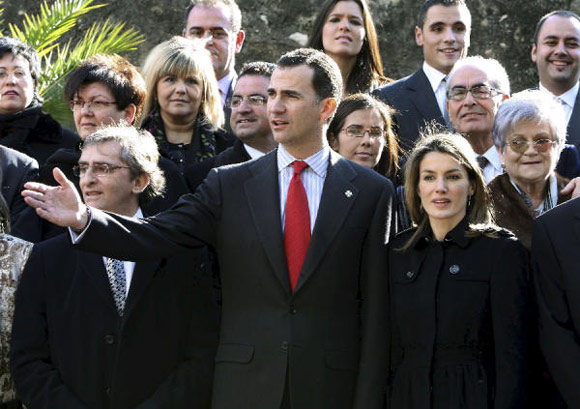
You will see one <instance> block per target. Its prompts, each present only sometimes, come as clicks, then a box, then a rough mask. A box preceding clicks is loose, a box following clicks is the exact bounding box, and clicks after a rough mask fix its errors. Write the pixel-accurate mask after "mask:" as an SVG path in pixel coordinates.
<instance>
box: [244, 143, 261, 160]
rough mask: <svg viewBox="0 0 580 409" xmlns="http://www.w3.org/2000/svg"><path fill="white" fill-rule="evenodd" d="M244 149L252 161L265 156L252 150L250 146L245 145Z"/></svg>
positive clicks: (254, 149)
mask: <svg viewBox="0 0 580 409" xmlns="http://www.w3.org/2000/svg"><path fill="white" fill-rule="evenodd" d="M244 149H245V150H246V152H248V155H250V158H252V159H258V158H261V157H262V156H264V155H265V153H264V152H262V151H259V150H257V149H256V148H252V147H251V146H250V145H246V144H245V143H244Z"/></svg>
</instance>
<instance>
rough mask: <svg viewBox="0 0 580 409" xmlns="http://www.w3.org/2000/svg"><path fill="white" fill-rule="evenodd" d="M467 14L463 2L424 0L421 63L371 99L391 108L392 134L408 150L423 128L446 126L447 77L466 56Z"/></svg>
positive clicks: (419, 39) (419, 34)
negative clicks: (395, 113) (394, 114)
mask: <svg viewBox="0 0 580 409" xmlns="http://www.w3.org/2000/svg"><path fill="white" fill-rule="evenodd" d="M470 34H471V14H470V13H469V9H468V8H467V6H466V5H465V2H464V1H463V0H451V1H450V0H427V1H425V2H424V3H423V5H422V6H421V10H420V11H419V16H418V19H417V26H416V27H415V41H416V43H417V45H418V46H420V47H422V48H423V57H424V58H425V61H424V62H423V66H422V67H421V68H420V69H419V70H417V71H416V72H415V73H414V74H412V75H410V76H408V77H405V78H403V79H400V80H399V81H396V82H394V83H391V84H388V85H385V86H384V87H382V88H379V89H377V90H375V91H374V95H375V96H376V97H378V98H379V99H381V100H383V101H384V102H385V103H386V104H388V105H390V106H391V107H393V108H395V109H396V111H397V115H396V116H395V118H394V122H395V124H396V129H395V132H396V133H397V135H398V137H399V144H400V146H401V147H402V148H403V149H405V150H410V149H411V148H412V147H413V144H414V143H415V141H416V140H417V139H418V138H419V132H420V130H421V129H422V128H423V127H425V125H427V124H429V123H432V122H435V123H439V124H441V125H445V124H446V120H445V117H446V114H445V89H446V84H445V82H446V79H447V74H449V72H450V71H451V69H452V68H453V65H454V64H455V62H457V60H459V59H460V58H463V57H465V56H466V55H467V49H468V48H469V38H470Z"/></svg>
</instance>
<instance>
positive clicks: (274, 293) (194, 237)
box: [77, 151, 393, 409]
mask: <svg viewBox="0 0 580 409" xmlns="http://www.w3.org/2000/svg"><path fill="white" fill-rule="evenodd" d="M392 197H393V187H392V184H391V183H390V182H389V181H388V180H386V179H385V178H383V177H382V176H380V175H379V174H377V173H376V172H374V171H371V170H369V169H366V168H363V167H361V166H358V165H356V164H353V163H351V162H350V161H348V160H346V159H343V158H342V157H340V156H339V155H338V154H336V153H334V152H331V160H330V164H329V168H328V173H327V176H326V181H325V184H324V190H323V193H322V197H321V202H320V208H319V211H318V215H317V219H316V224H315V226H314V231H313V234H312V241H311V243H310V247H309V250H308V254H307V255H306V259H305V261H304V265H303V268H302V271H301V274H300V278H299V280H298V283H297V286H296V289H295V291H294V292H291V289H290V283H289V278H288V268H287V265H286V258H285V254H284V244H283V235H282V226H281V217H280V195H279V188H278V169H277V156H276V151H273V152H271V153H269V154H267V155H266V156H264V157H262V158H260V159H257V160H255V161H250V162H246V163H243V164H240V165H232V166H226V167H221V168H217V169H214V170H212V171H211V172H210V174H209V176H208V178H207V179H206V181H205V182H204V183H203V184H202V185H201V186H200V187H199V188H198V189H197V191H196V193H195V194H194V195H186V196H184V197H182V199H181V200H180V202H178V204H177V205H176V206H175V207H174V208H173V209H171V210H170V211H167V212H164V213H161V214H159V215H157V216H156V217H154V218H150V219H148V220H146V221H144V222H141V221H136V220H131V219H127V218H123V217H120V216H116V215H113V214H106V213H104V212H100V211H98V210H94V211H93V217H92V221H91V223H90V226H89V228H88V229H87V230H86V231H85V235H84V237H83V239H82V240H81V241H80V243H79V244H78V245H77V246H78V248H79V249H84V250H88V249H90V250H91V251H95V252H100V253H102V254H105V253H106V254H108V255H110V256H112V257H121V255H123V256H122V258H128V259H143V258H146V257H151V256H153V255H155V256H157V257H159V256H166V255H169V254H172V253H174V252H175V251H179V250H180V249H182V248H184V247H195V246H199V245H202V244H204V243H207V244H209V245H211V246H212V247H214V248H215V250H216V253H217V256H218V261H219V266H220V273H221V281H222V316H221V331H220V345H219V347H218V352H217V355H216V367H215V377H214V389H213V406H212V407H213V408H214V409H231V408H237V409H256V408H278V407H280V402H281V399H282V395H283V393H284V389H285V386H286V383H288V391H289V395H290V399H291V401H292V404H293V407H295V408H309V409H326V408H328V409H352V408H353V407H354V408H360V409H363V408H364V409H372V408H382V405H383V403H384V386H385V382H386V371H385V365H386V348H385V331H386V325H385V322H386V321H385V320H386V290H387V281H386V280H387V275H386V274H385V272H386V261H387V260H386V251H385V246H384V244H385V239H386V231H388V228H389V224H390V219H391V216H390V214H391V200H392ZM121 243H122V245H121ZM287 375H288V376H289V378H288V379H287Z"/></svg>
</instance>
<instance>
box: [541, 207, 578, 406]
mask: <svg viewBox="0 0 580 409" xmlns="http://www.w3.org/2000/svg"><path fill="white" fill-rule="evenodd" d="M579 248H580V199H578V198H577V199H573V200H569V201H568V202H566V203H564V204H562V205H560V206H557V207H555V208H554V209H552V210H550V211H549V212H547V213H545V214H543V215H542V216H540V217H538V218H537V219H536V221H535V222H534V230H533V233H532V251H531V255H532V267H533V271H534V284H535V290H536V297H537V303H538V314H539V321H540V325H539V327H540V345H541V347H542V350H543V352H544V355H545V357H546V362H547V363H548V367H549V368H550V372H551V374H552V377H553V378H554V381H555V382H556V385H557V386H558V389H559V390H560V392H561V394H562V396H563V397H564V400H565V401H566V403H567V404H568V407H570V408H578V407H580V388H578V385H580V342H579V339H580V274H578V271H579V263H578V249H579Z"/></svg>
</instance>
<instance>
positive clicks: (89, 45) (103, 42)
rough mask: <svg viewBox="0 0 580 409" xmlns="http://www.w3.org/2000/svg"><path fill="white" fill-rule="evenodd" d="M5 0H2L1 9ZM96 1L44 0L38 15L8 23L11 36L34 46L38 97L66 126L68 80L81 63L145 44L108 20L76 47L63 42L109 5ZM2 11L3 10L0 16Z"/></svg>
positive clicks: (134, 33)
mask: <svg viewBox="0 0 580 409" xmlns="http://www.w3.org/2000/svg"><path fill="white" fill-rule="evenodd" d="M3 1H4V0H0V7H1V6H2V3H3ZM94 1H95V0H54V1H53V2H52V3H51V5H49V4H48V3H47V2H46V1H44V2H43V3H42V4H41V6H40V12H39V14H36V15H29V14H28V13H26V14H25V15H24V18H23V20H22V24H21V25H20V26H17V25H16V24H9V29H10V33H11V35H12V37H15V38H18V39H20V40H21V41H23V42H25V43H27V44H29V45H31V46H32V47H34V48H35V49H36V51H37V52H38V55H39V57H40V65H41V75H40V79H39V84H38V94H39V95H40V96H41V97H43V98H44V104H43V107H44V110H45V111H46V112H48V113H50V114H51V115H53V116H54V117H55V118H56V119H57V120H59V121H60V122H61V123H64V124H65V125H69V126H70V123H71V113H70V110H69V109H68V106H67V104H66V102H65V101H63V98H62V89H63V87H64V82H65V77H66V76H67V75H68V74H69V73H70V72H71V71H72V70H73V69H74V68H75V67H77V66H78V65H79V64H80V63H81V61H83V60H85V59H87V58H89V57H92V56H93V55H95V54H121V53H125V52H127V51H132V50H135V49H136V48H137V46H138V45H139V44H141V43H142V42H143V41H144V36H143V35H142V34H140V33H139V32H138V31H137V30H135V29H133V28H129V29H126V28H125V23H116V24H113V23H111V22H109V20H107V21H105V22H104V23H101V24H93V25H92V26H91V27H90V28H89V29H88V30H87V31H86V33H85V35H84V36H83V38H82V39H81V40H79V41H78V42H76V43H75V44H74V45H73V44H72V43H71V41H70V40H69V41H67V42H65V43H63V42H62V39H63V36H65V34H66V33H67V32H69V31H70V30H71V29H72V28H74V27H75V26H76V24H77V22H78V20H79V18H80V17H81V16H83V15H85V14H86V13H88V12H90V11H92V10H95V9H98V8H100V7H104V6H106V4H93V3H94ZM1 15H2V9H0V17H1Z"/></svg>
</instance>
